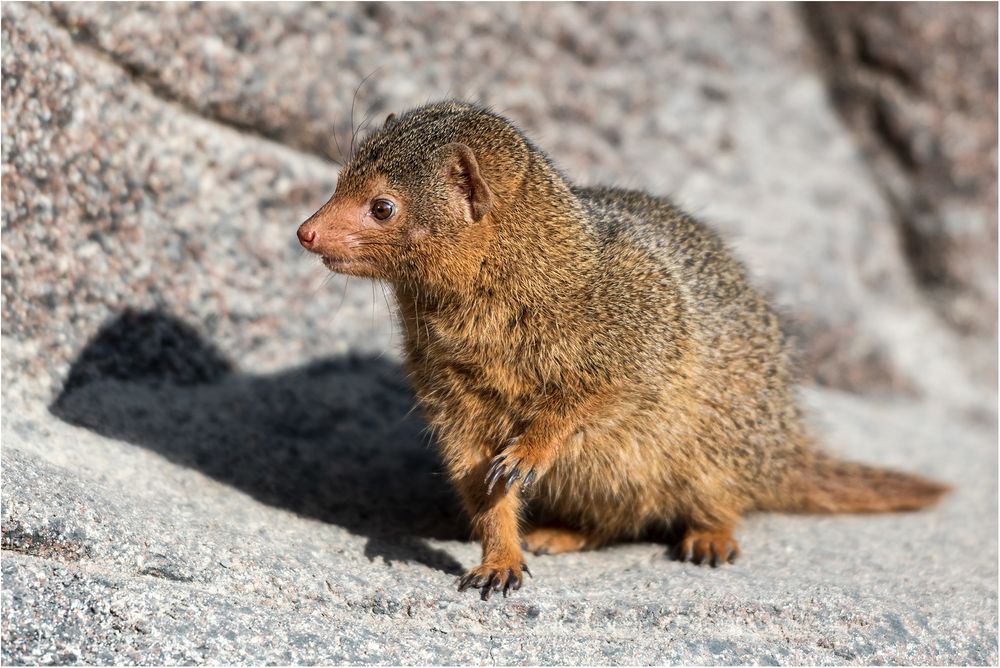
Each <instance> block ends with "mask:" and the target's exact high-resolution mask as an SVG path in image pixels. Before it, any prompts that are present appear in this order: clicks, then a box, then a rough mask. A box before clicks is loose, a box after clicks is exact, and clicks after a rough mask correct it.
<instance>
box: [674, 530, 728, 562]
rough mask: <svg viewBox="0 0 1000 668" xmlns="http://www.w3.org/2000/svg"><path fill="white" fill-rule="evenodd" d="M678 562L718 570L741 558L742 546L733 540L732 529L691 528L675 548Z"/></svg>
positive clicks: (675, 556)
mask: <svg viewBox="0 0 1000 668" xmlns="http://www.w3.org/2000/svg"><path fill="white" fill-rule="evenodd" d="M673 554H674V558H675V559H676V560H677V561H690V562H691V563H694V564H709V565H710V566H712V568H716V567H718V566H719V565H721V564H723V563H726V562H728V563H730V564H731V563H733V562H734V561H736V558H737V557H739V556H740V546H739V543H737V542H736V539H735V538H733V529H732V527H713V528H710V529H706V528H697V527H689V528H688V529H687V531H686V532H685V533H684V537H683V538H681V540H680V542H679V543H677V545H676V546H675V548H674V552H673Z"/></svg>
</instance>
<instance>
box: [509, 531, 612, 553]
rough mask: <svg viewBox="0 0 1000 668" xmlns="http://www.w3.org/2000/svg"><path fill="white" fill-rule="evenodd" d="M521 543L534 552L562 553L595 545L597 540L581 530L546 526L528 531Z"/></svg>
mask: <svg viewBox="0 0 1000 668" xmlns="http://www.w3.org/2000/svg"><path fill="white" fill-rule="evenodd" d="M521 545H522V547H524V549H526V550H527V551H529V552H532V553H534V554H563V553H565V552H577V551H579V550H586V549H591V548H594V547H597V541H595V540H594V539H593V538H592V537H591V536H588V535H587V534H585V533H583V532H582V531H577V530H575V529H568V528H566V527H557V526H547V527H538V528H536V529H533V530H532V531H530V532H528V533H527V534H526V535H525V536H524V538H523V539H522V540H521Z"/></svg>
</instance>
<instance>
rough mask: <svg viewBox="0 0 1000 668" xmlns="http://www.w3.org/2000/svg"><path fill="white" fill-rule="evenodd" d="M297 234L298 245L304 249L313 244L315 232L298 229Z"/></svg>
mask: <svg viewBox="0 0 1000 668" xmlns="http://www.w3.org/2000/svg"><path fill="white" fill-rule="evenodd" d="M298 234H299V243H300V244H302V245H303V246H305V247H306V248H309V247H310V246H312V245H313V242H314V241H316V230H305V229H303V228H301V227H300V228H299V232H298Z"/></svg>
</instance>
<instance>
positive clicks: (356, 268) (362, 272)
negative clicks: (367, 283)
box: [323, 255, 376, 278]
mask: <svg viewBox="0 0 1000 668" xmlns="http://www.w3.org/2000/svg"><path fill="white" fill-rule="evenodd" d="M323 266H325V267H326V268H327V269H329V270H330V271H333V272H336V273H338V274H349V275H351V276H363V277H366V278H375V277H376V272H375V267H374V265H372V264H371V263H370V262H365V261H364V260H362V259H359V258H340V257H332V256H330V255H324V256H323Z"/></svg>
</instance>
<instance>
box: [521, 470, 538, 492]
mask: <svg viewBox="0 0 1000 668" xmlns="http://www.w3.org/2000/svg"><path fill="white" fill-rule="evenodd" d="M535 477H536V475H535V469H531V470H530V471H528V475H526V476H524V480H523V481H521V489H527V488H528V486H529V485H531V483H533V482H535Z"/></svg>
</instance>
